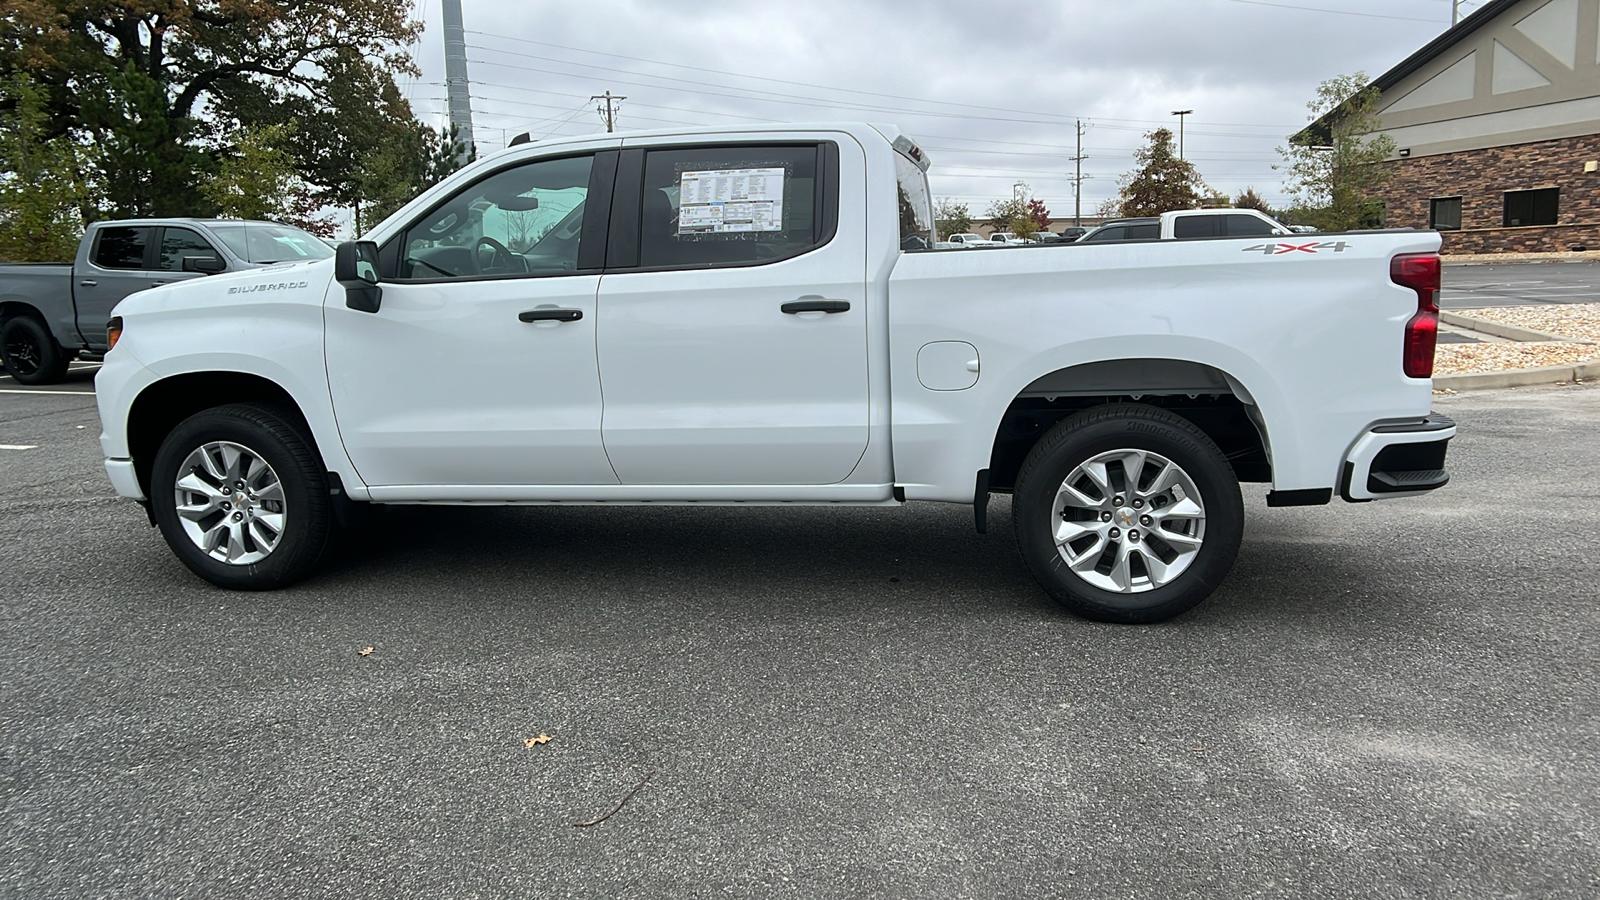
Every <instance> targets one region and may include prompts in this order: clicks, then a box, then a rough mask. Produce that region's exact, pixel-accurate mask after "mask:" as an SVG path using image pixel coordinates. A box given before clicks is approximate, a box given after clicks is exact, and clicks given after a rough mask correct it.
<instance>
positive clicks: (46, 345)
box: [0, 316, 68, 384]
mask: <svg viewBox="0 0 1600 900" xmlns="http://www.w3.org/2000/svg"><path fill="white" fill-rule="evenodd" d="M0 362H4V363H5V369H6V371H7V372H10V373H11V377H12V378H15V379H16V380H17V382H18V383H20V384H55V383H56V382H58V381H60V380H61V379H63V378H65V377H66V375H67V362H68V359H67V351H65V350H63V349H62V348H61V345H60V344H58V343H56V339H55V338H54V337H53V336H52V335H51V334H50V329H49V328H46V327H45V324H44V323H43V322H41V321H39V320H38V319H35V318H33V317H32V316H17V317H16V318H13V319H8V320H7V321H6V323H5V325H4V326H0Z"/></svg>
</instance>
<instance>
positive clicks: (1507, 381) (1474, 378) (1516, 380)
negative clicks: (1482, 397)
mask: <svg viewBox="0 0 1600 900" xmlns="http://www.w3.org/2000/svg"><path fill="white" fill-rule="evenodd" d="M1595 378H1600V360H1590V361H1588V362H1581V363H1576V364H1574V365H1570V366H1541V367H1540V368H1537V369H1511V370H1510V371H1506V372H1468V373H1465V374H1461V375H1438V376H1435V377H1434V379H1433V389H1434V390H1436V391H1445V390H1449V391H1488V390H1494V389H1496V388H1513V387H1529V386H1532V385H1543V384H1558V383H1562V382H1565V383H1567V384H1572V383H1574V382H1578V381H1589V380H1591V379H1595Z"/></svg>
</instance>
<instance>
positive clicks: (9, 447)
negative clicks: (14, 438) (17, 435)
mask: <svg viewBox="0 0 1600 900" xmlns="http://www.w3.org/2000/svg"><path fill="white" fill-rule="evenodd" d="M37 449H39V445H38V444H0V450H37Z"/></svg>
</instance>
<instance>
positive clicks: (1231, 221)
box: [1222, 216, 1275, 237]
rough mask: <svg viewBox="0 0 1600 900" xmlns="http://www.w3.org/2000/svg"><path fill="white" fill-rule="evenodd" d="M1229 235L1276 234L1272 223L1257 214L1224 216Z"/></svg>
mask: <svg viewBox="0 0 1600 900" xmlns="http://www.w3.org/2000/svg"><path fill="white" fill-rule="evenodd" d="M1222 218H1223V219H1224V220H1226V221H1225V222H1224V225H1225V227H1226V228H1227V230H1228V237H1266V236H1268V235H1271V234H1275V232H1274V231H1273V230H1272V225H1271V224H1270V223H1268V222H1263V221H1261V220H1260V219H1258V218H1256V217H1255V216H1223V217H1222Z"/></svg>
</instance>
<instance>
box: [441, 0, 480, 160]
mask: <svg viewBox="0 0 1600 900" xmlns="http://www.w3.org/2000/svg"><path fill="white" fill-rule="evenodd" d="M444 94H445V99H446V100H447V101H448V102H449V104H450V124H451V125H454V126H455V127H456V131H457V134H458V135H459V136H460V138H461V156H460V157H459V159H460V162H461V164H462V165H466V164H467V159H468V158H469V157H470V156H471V154H472V146H473V135H472V92H471V91H470V90H469V88H468V83H467V33H466V28H465V26H464V25H462V23H461V0H444Z"/></svg>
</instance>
